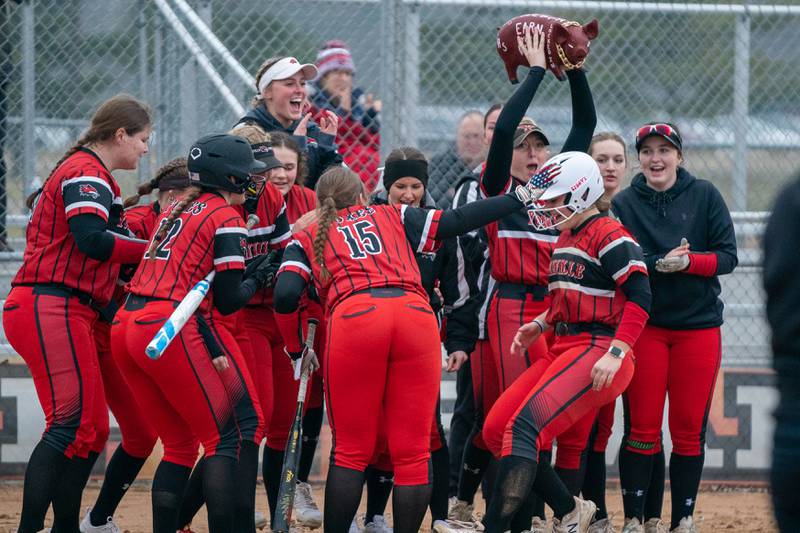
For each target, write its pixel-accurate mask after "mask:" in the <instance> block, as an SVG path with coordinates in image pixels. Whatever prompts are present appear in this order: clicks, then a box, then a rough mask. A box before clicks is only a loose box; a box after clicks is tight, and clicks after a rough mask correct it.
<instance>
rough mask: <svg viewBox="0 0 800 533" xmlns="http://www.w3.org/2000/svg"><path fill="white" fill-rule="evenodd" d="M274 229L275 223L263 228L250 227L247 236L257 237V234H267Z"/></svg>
mask: <svg viewBox="0 0 800 533" xmlns="http://www.w3.org/2000/svg"><path fill="white" fill-rule="evenodd" d="M273 231H275V224H273V225H271V226H266V227H263V228H252V229H251V230H249V231H248V232H247V235H248V236H249V237H258V236H259V235H269V234H270V233H272V232H273Z"/></svg>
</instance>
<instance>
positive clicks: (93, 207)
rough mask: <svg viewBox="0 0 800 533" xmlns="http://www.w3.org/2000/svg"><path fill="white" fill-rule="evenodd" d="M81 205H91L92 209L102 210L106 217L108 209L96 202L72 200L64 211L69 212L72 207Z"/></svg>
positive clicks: (76, 207)
mask: <svg viewBox="0 0 800 533" xmlns="http://www.w3.org/2000/svg"><path fill="white" fill-rule="evenodd" d="M82 207H91V208H92V209H97V210H98V211H102V212H103V213H104V214H105V215H106V218H108V209H106V207H105V206H104V205H103V204H99V203H97V202H72V203H71V204H69V205H68V206H67V207H66V208H65V209H64V212H65V213H69V212H70V211H72V210H73V209H80V208H82Z"/></svg>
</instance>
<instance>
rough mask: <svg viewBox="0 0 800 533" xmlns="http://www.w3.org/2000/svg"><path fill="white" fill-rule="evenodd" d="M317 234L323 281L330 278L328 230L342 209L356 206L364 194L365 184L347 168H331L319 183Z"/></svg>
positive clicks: (317, 253) (318, 256)
mask: <svg viewBox="0 0 800 533" xmlns="http://www.w3.org/2000/svg"><path fill="white" fill-rule="evenodd" d="M316 191H317V205H318V208H317V209H319V218H318V219H317V234H316V236H315V237H314V259H315V260H316V261H317V264H319V266H320V269H321V271H322V279H323V280H324V279H326V278H328V277H330V272H329V271H328V267H327V266H326V265H325V245H326V244H327V243H328V230H329V229H330V227H331V224H333V222H334V221H335V220H336V214H337V213H338V211H339V210H340V209H344V208H346V207H350V206H352V205H356V204H357V203H358V201H359V196H360V195H362V194H364V184H363V183H362V182H361V178H359V177H358V175H357V174H356V173H354V172H353V171H352V170H350V169H348V168H345V167H331V168H329V169H328V170H326V171H325V173H323V174H322V176H321V177H320V178H319V181H318V182H317V188H316Z"/></svg>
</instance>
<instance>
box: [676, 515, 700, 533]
mask: <svg viewBox="0 0 800 533" xmlns="http://www.w3.org/2000/svg"><path fill="white" fill-rule="evenodd" d="M672 533H697V527H696V526H695V523H694V520H692V517H691V516H684V517H683V518H681V521H680V522H679V523H678V527H676V528H675V529H673V530H672Z"/></svg>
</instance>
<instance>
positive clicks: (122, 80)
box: [0, 0, 800, 367]
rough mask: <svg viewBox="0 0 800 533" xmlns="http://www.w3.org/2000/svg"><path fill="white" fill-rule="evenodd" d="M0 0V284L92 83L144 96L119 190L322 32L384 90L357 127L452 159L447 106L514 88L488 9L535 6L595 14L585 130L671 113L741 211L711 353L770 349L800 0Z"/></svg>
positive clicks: (796, 163) (562, 107) (747, 362)
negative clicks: (792, 1)
mask: <svg viewBox="0 0 800 533" xmlns="http://www.w3.org/2000/svg"><path fill="white" fill-rule="evenodd" d="M0 6H1V7H0V73H2V77H1V78H0V149H2V155H3V157H2V159H0V163H2V164H3V166H0V237H1V239H0V248H2V250H3V251H1V252H0V257H2V261H0V280H2V283H1V284H0V296H4V295H5V294H6V293H7V291H8V284H9V280H10V278H11V276H13V274H14V273H15V271H16V269H17V268H18V267H19V259H20V257H21V251H22V250H23V248H24V236H23V232H24V226H25V222H26V221H27V212H26V209H25V208H24V201H23V199H24V197H25V195H26V194H28V193H29V192H31V191H33V190H35V189H36V188H37V187H38V183H39V182H40V181H41V180H42V179H43V178H44V177H46V176H47V175H48V174H49V172H50V170H51V168H52V166H53V164H54V163H55V162H56V161H57V160H58V158H59V157H60V156H61V155H62V154H63V152H64V151H65V149H66V148H68V147H69V146H70V145H71V143H72V142H74V140H75V139H77V138H78V137H79V134H80V132H81V130H82V129H83V128H85V126H86V124H87V120H88V117H90V115H91V113H92V111H93V109H94V108H96V106H97V105H98V104H99V103H100V102H101V101H102V100H103V99H105V98H107V97H109V96H111V95H113V94H116V93H119V92H127V93H130V94H133V95H135V96H137V97H140V98H142V99H143V100H145V101H147V102H148V103H149V104H150V105H151V106H152V108H153V109H154V111H155V118H156V124H155V134H154V144H153V147H152V150H151V153H150V154H149V156H147V157H146V158H145V160H144V161H143V164H142V165H141V168H140V169H139V171H138V172H137V173H127V174H126V173H121V174H120V175H119V176H118V179H119V181H120V183H121V185H122V188H123V191H124V192H125V193H132V192H133V189H134V186H135V184H136V183H137V181H139V180H143V179H145V178H146V177H149V176H150V175H151V174H152V172H153V171H154V169H155V168H157V166H158V165H159V164H161V163H163V162H165V161H167V160H169V159H171V158H172V157H175V156H177V155H181V154H184V153H185V152H186V151H187V149H188V146H189V145H190V143H191V142H192V141H193V140H194V139H195V138H197V137H198V136H200V135H201V134H204V133H207V132H212V131H214V132H218V131H225V130H227V129H229V128H230V127H231V126H232V125H233V124H234V123H235V122H236V120H237V119H238V118H239V117H240V116H241V113H242V110H245V109H247V108H248V107H249V106H250V104H249V101H250V99H251V97H252V96H253V95H254V94H255V88H254V85H253V79H252V76H253V75H254V74H255V72H256V69H257V68H258V66H259V65H260V64H261V63H262V62H263V61H264V60H265V59H266V58H268V57H272V56H280V55H294V56H297V57H298V58H300V59H301V60H303V61H313V60H314V59H315V57H316V54H317V52H318V50H319V49H320V47H321V46H322V45H323V43H325V42H326V41H328V40H332V39H338V40H342V41H344V42H345V43H346V44H347V46H348V47H349V49H350V51H351V52H352V56H353V58H354V62H355V66H356V75H355V85H356V86H358V87H360V88H362V89H363V91H364V94H365V95H367V94H372V95H374V97H375V98H376V99H380V100H381V101H382V105H383V109H382V113H381V117H380V118H381V131H380V146H377V145H376V144H377V142H378V140H377V139H378V138H377V137H376V136H372V137H370V138H369V141H367V142H368V143H372V145H371V146H367V147H366V148H368V149H372V150H373V151H375V152H377V151H378V150H379V151H380V153H381V154H382V155H384V156H385V155H386V153H387V152H388V151H389V149H391V147H396V146H401V145H412V146H418V147H420V148H421V149H423V151H425V152H426V153H427V154H428V155H430V156H434V155H436V154H442V153H450V154H451V155H452V157H453V158H454V159H453V160H455V161H457V160H458V150H457V148H456V130H457V127H458V122H459V119H460V117H462V115H463V114H464V113H465V112H466V111H468V110H472V109H477V110H480V111H481V112H483V111H485V110H486V109H487V108H488V107H489V105H491V104H492V103H495V102H502V101H504V100H506V99H507V98H508V96H509V95H510V94H511V92H512V91H513V88H514V87H513V86H512V85H510V84H509V83H508V80H507V78H506V75H505V72H504V69H503V65H502V63H501V61H500V59H499V58H498V56H497V53H496V51H495V36H496V28H497V27H499V26H500V25H502V24H503V23H504V22H505V21H507V20H508V19H510V18H511V17H513V16H516V15H519V14H521V13H524V12H527V11H540V12H544V13H548V14H552V15H557V16H561V17H564V18H567V19H571V20H577V21H580V22H588V21H589V20H590V19H592V18H597V19H598V20H599V23H600V35H599V37H598V38H597V39H596V40H595V41H593V43H592V52H591V54H590V57H589V59H588V61H587V67H586V68H587V71H588V72H589V79H590V82H591V87H592V91H593V93H594V97H595V102H596V106H597V110H598V118H599V124H598V131H601V130H612V131H616V132H619V133H621V134H622V135H623V136H624V137H625V138H626V139H631V138H632V136H633V132H634V131H635V129H636V128H637V127H638V126H639V125H641V124H642V123H644V122H646V121H651V120H670V121H672V122H675V123H677V124H678V125H679V126H680V127H681V129H682V132H683V135H684V139H685V156H686V165H687V167H688V168H689V169H690V170H691V171H692V172H693V173H694V174H695V175H697V176H699V177H703V178H706V179H709V180H711V181H712V182H713V183H714V184H715V185H716V186H717V187H718V188H719V189H720V190H721V191H722V194H723V195H724V197H725V198H726V200H727V202H728V205H729V207H730V208H731V210H732V211H734V212H735V219H736V222H737V236H738V238H739V245H740V267H739V268H738V269H737V271H736V273H734V274H733V275H731V276H727V277H726V278H725V280H724V293H723V296H724V299H725V302H726V325H725V326H724V329H723V339H724V341H723V342H724V363H723V364H724V365H726V366H729V367H730V366H736V367H741V366H752V367H759V366H760V367H763V366H767V365H768V340H767V338H768V333H767V329H766V325H765V323H764V320H763V294H762V290H761V287H760V285H761V284H760V272H759V267H758V263H759V252H758V250H759V248H760V235H761V232H762V230H763V222H764V215H763V213H761V212H763V211H766V210H768V209H769V206H770V204H771V201H772V198H773V197H774V195H775V192H776V191H777V190H778V188H780V187H781V186H782V185H783V184H785V183H786V182H787V181H788V180H789V179H790V178H791V177H792V176H793V174H794V173H795V172H796V171H797V169H798V168H800V150H799V149H798V148H800V109H798V107H797V97H798V94H797V87H800V54H798V53H797V50H798V49H800V34H798V32H797V31H796V29H797V24H798V22H800V7H796V6H773V5H765V4H758V5H750V4H742V3H734V4H725V5H721V4H711V3H692V4H685V3H680V4H678V3H665V2H659V3H657V4H642V3H636V2H604V1H594V2H592V1H582V2H576V1H541V2H537V3H535V4H531V3H528V2H522V1H519V0H491V1H490V0H460V1H459V0H361V1H350V0H340V1H332V0H313V1H312V0H293V1H291V2H286V1H277V0H262V1H260V2H252V1H248V0H188V1H187V0H106V1H104V2H95V1H93V0H24V1H23V0H15V1H12V0H0ZM317 90H319V87H317ZM568 92H569V91H568V86H567V84H566V83H559V82H557V81H556V80H555V79H554V78H553V77H551V76H549V75H548V79H547V80H546V82H545V83H543V85H542V87H541V88H540V90H539V92H538V94H537V96H536V101H535V103H534V107H533V108H532V110H531V113H530V114H531V115H532V116H534V117H535V119H536V120H537V121H538V122H539V123H540V125H541V126H542V127H543V128H544V129H545V130H546V131H547V132H548V136H549V138H550V139H551V141H553V144H554V145H555V146H554V149H557V148H558V146H559V145H560V144H561V143H562V142H563V141H564V138H565V137H566V134H567V132H568V130H569V124H570V106H569V94H568ZM362 103H364V102H362ZM365 105H366V104H365ZM344 133H346V132H343V131H341V130H340V139H341V136H342V134H344ZM355 144H358V143H357V142H356V143H355ZM351 149H352V148H348V153H346V154H344V155H345V158H346V159H348V157H349V158H350V161H351V162H352V160H353V158H356V157H359V155H358V154H353V153H350V152H349V150H351ZM631 156H633V154H631ZM631 161H632V162H633V163H632V168H631V173H632V172H634V171H635V170H636V164H635V157H631Z"/></svg>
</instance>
